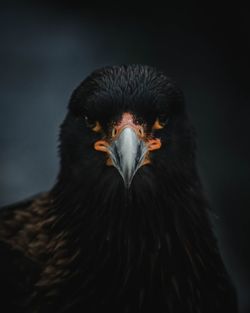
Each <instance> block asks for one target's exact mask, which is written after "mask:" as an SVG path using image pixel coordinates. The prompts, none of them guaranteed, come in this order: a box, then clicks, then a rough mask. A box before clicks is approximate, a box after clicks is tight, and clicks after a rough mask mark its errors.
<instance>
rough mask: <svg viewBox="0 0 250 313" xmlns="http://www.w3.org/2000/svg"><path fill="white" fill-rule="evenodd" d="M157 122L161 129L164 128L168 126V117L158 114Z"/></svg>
mask: <svg viewBox="0 0 250 313" xmlns="http://www.w3.org/2000/svg"><path fill="white" fill-rule="evenodd" d="M158 121H159V124H160V125H161V126H162V127H165V126H166V125H167V124H168V121H169V117H168V116H167V115H166V114H160V115H159V116H158Z"/></svg>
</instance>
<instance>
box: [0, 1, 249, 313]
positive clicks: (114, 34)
mask: <svg viewBox="0 0 250 313" xmlns="http://www.w3.org/2000/svg"><path fill="white" fill-rule="evenodd" d="M155 5H156V3H155ZM0 8H1V11H0V34H1V45H0V56H1V57H0V69H1V83H0V205H4V204H8V203H11V202H14V201H17V200H20V199H22V198H25V197H27V196H30V195H32V194H34V193H37V192H39V191H41V190H47V189H49V188H50V187H51V186H52V185H53V183H54V181H55V177H56V174H57V171H58V157H57V138H58V127H59V125H60V123H61V121H62V119H63V117H64V115H65V113H66V106H67V103H68V99H69V97H70V94H71V92H72V90H73V89H74V88H75V87H76V86H77V85H78V84H79V83H80V81H81V80H83V79H84V78H85V77H86V75H88V74H89V73H90V72H91V71H92V70H94V69H96V68H98V67H101V66H104V65H112V64H120V63H126V64H127V63H143V64H149V65H153V66H156V67H158V68H160V69H163V70H165V71H166V73H167V74H168V75H169V76H171V77H173V78H174V79H175V80H176V81H177V82H178V85H179V86H180V87H181V88H182V89H183V91H184V94H185V97H186V102H187V106H188V111H189V113H190V118H191V120H192V122H193V124H194V125H195V127H196V130H197V137H198V138H197V141H198V151H197V153H198V162H199V168H200V173H201V176H202V180H203V182H204V186H205V189H206V192H207V194H208V197H209V199H210V203H211V206H212V208H213V211H214V212H215V213H216V215H217V218H216V219H215V221H214V222H215V230H216V232H217V234H218V238H219V242H220V246H221V250H222V253H223V256H224V259H225V262H226V265H227V267H228V270H229V272H230V274H231V276H232V278H233V280H234V282H235V285H236V287H237V290H238V294H239V301H240V309H241V312H242V313H243V312H244V313H247V312H249V311H250V298H249V296H250V266H249V264H250V249H249V239H250V194H249V187H250V166H249V160H250V158H249V155H250V144H249V143H250V142H249V141H250V140H249V135H250V134H249V127H250V125H249V124H250V104H249V99H250V97H249V84H250V80H249V63H250V62H249V56H250V22H249V21H250V19H249V13H250V11H249V10H247V9H246V7H243V6H240V4H237V6H235V5H234V4H231V5H230V4H226V5H225V6H224V7H218V5H217V6H215V5H213V4H211V3H210V4H209V5H207V6H206V7H204V6H203V7H197V6H194V5H193V6H192V5H191V4H190V2H189V3H188V4H187V5H186V7H182V6H178V5H174V4H168V3H166V6H165V8H163V7H162V8H158V9H156V8H154V7H153V3H151V4H150V7H147V8H146V5H143V4H142V5H141V7H140V9H139V8H138V9H135V8H132V7H131V8H128V7H127V6H126V3H120V4H119V5H117V7H116V8H112V9H108V8H100V7H98V6H96V8H95V9H94V8H86V7H83V5H81V3H80V2H78V1H70V2H69V3H66V2H57V1H53V2H52V1H51V2H46V1H45V2H43V4H38V3H36V4H34V2H33V4H31V3H28V2H13V1H8V2H5V3H4V2H1V3H0Z"/></svg>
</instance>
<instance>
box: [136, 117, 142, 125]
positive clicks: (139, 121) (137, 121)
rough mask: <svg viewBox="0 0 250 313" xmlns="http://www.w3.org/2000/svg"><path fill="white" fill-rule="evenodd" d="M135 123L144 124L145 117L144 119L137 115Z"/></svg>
mask: <svg viewBox="0 0 250 313" xmlns="http://www.w3.org/2000/svg"><path fill="white" fill-rule="evenodd" d="M135 123H136V124H137V125H142V124H144V119H143V118H142V117H137V118H136V119H135Z"/></svg>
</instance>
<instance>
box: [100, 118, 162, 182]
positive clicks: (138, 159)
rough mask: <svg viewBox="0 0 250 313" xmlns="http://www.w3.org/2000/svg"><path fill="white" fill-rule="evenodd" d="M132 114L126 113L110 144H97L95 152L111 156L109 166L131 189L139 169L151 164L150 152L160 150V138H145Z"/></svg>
mask: <svg viewBox="0 0 250 313" xmlns="http://www.w3.org/2000/svg"><path fill="white" fill-rule="evenodd" d="M133 119H134V117H133V115H132V114H130V113H124V114H123V116H122V120H121V121H120V123H119V124H118V125H116V126H114V128H113V131H112V139H111V141H110V142H108V141H106V140H99V141H97V142H95V144H94V148H95V150H98V151H102V152H106V153H107V154H108V155H109V158H108V160H107V165H113V166H114V167H115V168H116V169H117V170H118V171H119V173H120V175H121V176H122V178H123V181H124V185H125V187H126V188H129V187H130V185H131V182H132V180H133V178H134V175H135V173H136V172H137V171H138V169H139V168H140V167H141V166H142V165H145V164H148V163H150V158H149V152H150V151H153V150H156V149H159V148H160V147H161V141H160V139H159V138H152V137H151V136H148V137H147V136H145V133H144V129H143V126H142V125H138V124H135V123H134V121H133Z"/></svg>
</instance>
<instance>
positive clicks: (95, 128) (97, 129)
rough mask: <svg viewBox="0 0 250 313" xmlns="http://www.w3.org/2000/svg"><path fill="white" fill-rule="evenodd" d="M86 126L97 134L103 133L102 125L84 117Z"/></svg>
mask: <svg viewBox="0 0 250 313" xmlns="http://www.w3.org/2000/svg"><path fill="white" fill-rule="evenodd" d="M84 120H85V124H86V126H87V127H89V128H91V129H92V130H93V131H95V132H100V131H101V129H102V128H101V125H100V123H99V122H98V121H94V120H92V119H90V118H89V117H88V116H84Z"/></svg>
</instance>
